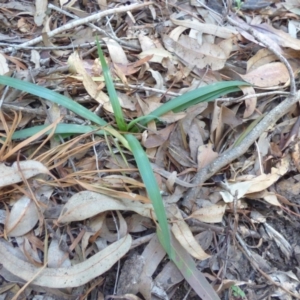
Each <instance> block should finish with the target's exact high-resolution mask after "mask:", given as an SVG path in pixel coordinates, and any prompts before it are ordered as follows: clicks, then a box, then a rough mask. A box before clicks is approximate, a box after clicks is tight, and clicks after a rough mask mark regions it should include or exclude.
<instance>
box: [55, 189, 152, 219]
mask: <svg viewBox="0 0 300 300" xmlns="http://www.w3.org/2000/svg"><path fill="white" fill-rule="evenodd" d="M108 210H132V211H135V212H136V213H138V214H140V215H142V216H145V217H148V218H152V217H153V215H154V212H153V211H152V210H153V207H152V204H142V203H139V202H137V201H132V200H128V199H122V200H120V199H115V198H112V197H109V196H106V195H103V194H98V193H95V192H89V191H83V192H79V193H77V194H75V195H74V196H72V197H71V198H70V199H69V200H68V202H67V203H66V205H65V206H64V208H63V210H62V214H61V215H60V217H59V218H58V222H59V223H68V222H73V221H81V220H85V219H87V218H90V217H93V216H95V215H97V214H99V213H102V212H104V211H108Z"/></svg>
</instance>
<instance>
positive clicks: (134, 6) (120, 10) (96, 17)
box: [2, 2, 153, 53]
mask: <svg viewBox="0 0 300 300" xmlns="http://www.w3.org/2000/svg"><path fill="white" fill-rule="evenodd" d="M152 4H153V2H145V3H143V4H131V5H127V6H122V7H117V8H112V9H108V10H105V11H101V12H99V13H96V14H93V15H91V16H88V17H86V18H82V19H79V20H74V21H73V22H70V23H68V24H65V25H64V26H62V27H59V28H56V29H54V30H52V31H50V32H48V33H47V35H48V38H51V37H53V36H55V35H57V34H59V33H62V32H64V31H66V30H70V29H73V28H75V27H77V26H80V25H83V24H86V23H90V22H93V21H97V20H100V19H101V18H103V17H106V16H109V15H112V14H118V13H123V12H128V11H131V10H136V9H140V8H142V7H144V6H149V5H152ZM48 7H49V8H51V4H49V6H48ZM42 40H43V37H42V36H39V37H37V38H35V39H33V40H30V41H28V42H26V43H23V44H20V45H19V47H20V46H23V47H27V46H32V45H36V44H37V43H40V42H42ZM13 50H14V47H8V48H6V49H4V50H2V52H3V53H7V52H11V51H13Z"/></svg>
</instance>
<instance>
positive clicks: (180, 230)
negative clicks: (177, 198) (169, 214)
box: [172, 206, 210, 260]
mask: <svg viewBox="0 0 300 300" xmlns="http://www.w3.org/2000/svg"><path fill="white" fill-rule="evenodd" d="M173 207H174V209H175V214H174V215H175V217H176V221H175V222H173V225H172V232H173V234H174V236H175V237H176V239H177V240H178V241H179V243H180V244H181V246H182V247H183V248H184V249H185V250H186V251H188V252H189V253H190V254H191V255H192V256H193V257H195V258H197V259H199V260H205V259H207V258H209V257H210V255H208V254H206V253H205V252H204V251H203V249H202V248H201V246H200V245H199V244H198V242H197V241H196V239H195V238H194V236H193V234H192V232H191V230H190V228H189V226H188V225H187V224H186V223H185V221H184V220H183V218H182V216H181V213H180V211H179V210H178V208H177V207H175V206H173Z"/></svg>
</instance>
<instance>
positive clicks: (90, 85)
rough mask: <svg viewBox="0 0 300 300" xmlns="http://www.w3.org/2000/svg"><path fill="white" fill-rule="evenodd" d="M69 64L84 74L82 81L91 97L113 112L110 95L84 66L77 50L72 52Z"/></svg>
mask: <svg viewBox="0 0 300 300" xmlns="http://www.w3.org/2000/svg"><path fill="white" fill-rule="evenodd" d="M68 65H69V67H70V68H72V69H75V70H76V72H77V73H78V74H80V75H81V76H82V83H83V85H84V87H85V89H86V91H87V92H88V93H89V95H90V96H91V97H93V98H94V99H95V100H96V101H97V102H98V103H100V104H102V105H103V107H104V108H105V109H106V110H107V111H109V112H113V109H112V106H111V103H110V101H109V97H108V96H107V95H106V94H105V93H103V92H102V91H101V90H99V88H98V85H97V83H96V82H95V81H94V80H93V79H92V77H91V76H90V75H89V74H88V72H87V71H86V70H85V68H84V66H83V61H82V60H81V59H80V57H79V55H78V53H77V52H74V53H72V54H71V55H70V56H69V59H68Z"/></svg>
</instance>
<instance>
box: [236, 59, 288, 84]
mask: <svg viewBox="0 0 300 300" xmlns="http://www.w3.org/2000/svg"><path fill="white" fill-rule="evenodd" d="M240 76H241V77H242V78H243V79H244V80H245V81H247V82H249V83H251V84H253V85H255V86H257V87H262V88H270V87H278V86H279V85H283V84H286V83H287V82H288V81H289V78H290V77H289V73H288V70H287V68H286V67H285V65H284V64H283V63H281V62H273V63H269V64H266V65H263V66H261V67H258V68H257V69H255V70H252V71H250V72H249V73H247V74H245V75H240Z"/></svg>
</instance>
